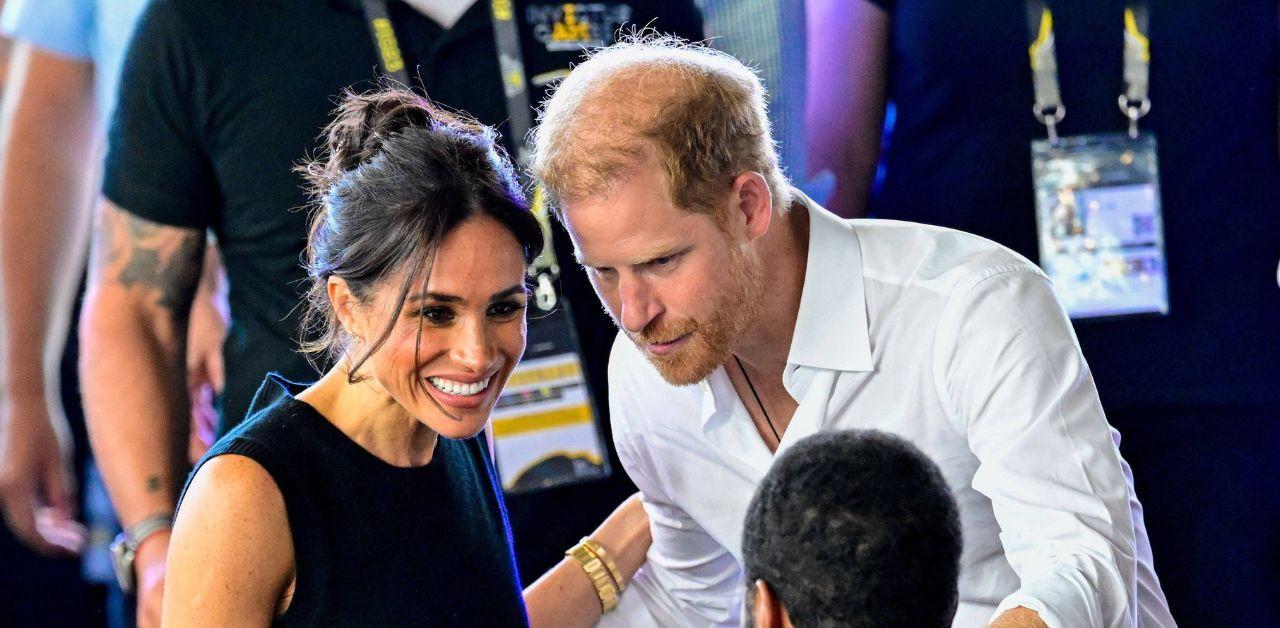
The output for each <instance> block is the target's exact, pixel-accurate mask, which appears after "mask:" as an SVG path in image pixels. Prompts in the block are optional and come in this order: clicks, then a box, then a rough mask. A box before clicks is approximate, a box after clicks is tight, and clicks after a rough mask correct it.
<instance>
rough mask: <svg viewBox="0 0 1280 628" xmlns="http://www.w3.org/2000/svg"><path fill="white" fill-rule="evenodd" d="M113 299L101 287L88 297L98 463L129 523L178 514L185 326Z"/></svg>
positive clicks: (86, 389)
mask: <svg viewBox="0 0 1280 628" xmlns="http://www.w3.org/2000/svg"><path fill="white" fill-rule="evenodd" d="M109 291H110V290H104V291H103V292H109ZM113 300H115V299H112V297H111V295H109V294H101V293H100V292H99V291H97V290H91V291H90V293H89V295H88V298H87V299H86V303H85V314H84V321H83V325H82V327H81V337H82V340H81V343H82V347H83V348H82V350H81V366H80V368H81V380H82V384H81V385H82V387H83V395H84V406H85V416H86V419H87V421H88V426H89V434H90V437H91V440H92V443H93V449H94V452H95V455H96V457H97V462H98V466H99V467H100V469H101V471H102V474H103V477H104V479H105V480H106V483H107V489H108V491H109V492H110V494H111V500H112V502H113V504H114V506H115V508H116V512H117V513H118V515H119V517H120V520H121V522H122V523H123V524H124V525H126V526H128V525H131V524H133V523H136V522H137V521H139V520H141V519H143V518H145V517H147V516H150V515H152V514H156V513H162V512H171V511H172V510H173V509H174V508H175V506H176V505H177V492H178V489H179V488H180V485H181V482H182V480H183V479H184V477H185V471H186V462H185V451H186V443H187V430H188V429H189V425H190V421H188V420H187V412H188V410H187V408H188V406H189V403H188V400H187V398H186V397H187V393H186V382H185V374H186V369H185V365H184V363H183V354H184V343H185V341H184V339H185V325H179V324H176V323H175V322H173V320H172V319H170V320H168V321H164V322H160V321H157V320H156V318H155V314H153V313H147V312H138V311H136V310H131V308H129V306H128V305H122V304H121V303H119V302H117V303H112V301H113ZM158 323H160V324H158Z"/></svg>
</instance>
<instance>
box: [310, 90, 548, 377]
mask: <svg viewBox="0 0 1280 628" xmlns="http://www.w3.org/2000/svg"><path fill="white" fill-rule="evenodd" d="M324 136H325V137H326V138H327V146H326V148H325V149H324V152H323V153H322V154H321V155H320V156H318V157H317V158H316V159H313V160H310V161H308V162H307V163H305V164H303V165H302V166H300V167H299V171H300V172H301V173H303V174H304V175H305V176H306V179H307V181H308V183H309V190H310V193H311V196H312V198H313V199H314V207H313V211H314V214H313V217H312V220H311V230H310V236H309V238H308V241H307V249H306V265H307V270H308V272H309V274H310V278H311V286H310V290H309V292H308V295H307V296H308V299H307V300H308V309H307V313H306V319H305V322H304V329H305V330H306V331H305V332H304V334H305V337H304V344H303V349H304V351H307V352H308V353H309V354H319V353H328V354H329V357H331V358H338V357H341V356H342V355H344V354H345V353H346V351H347V348H348V346H349V345H350V342H351V338H349V337H347V335H346V332H345V331H344V330H343V328H342V325H341V324H339V322H338V320H337V315H336V313H335V312H334V310H333V308H332V306H331V304H330V300H329V296H328V291H327V282H328V280H329V278H331V277H338V278H341V279H342V280H343V281H345V282H346V285H347V287H348V289H350V291H351V292H352V294H353V295H355V296H356V297H357V298H359V299H365V298H366V297H367V296H368V295H370V294H371V293H372V292H373V290H374V289H376V288H381V287H382V285H383V284H384V283H385V282H387V281H388V280H390V279H392V278H399V277H404V278H406V279H404V282H403V284H402V285H400V286H398V291H399V293H398V294H399V297H398V302H397V305H396V306H395V310H396V311H398V310H399V308H400V307H402V306H403V304H404V302H405V299H406V298H407V296H408V293H409V291H410V288H412V287H413V286H412V285H411V284H412V283H413V282H414V281H415V279H414V278H417V277H426V276H427V275H429V274H430V268H431V264H432V260H433V253H434V251H435V250H436V249H437V248H438V247H439V246H440V243H441V242H442V241H443V240H444V239H445V237H446V236H447V235H449V234H450V233H451V232H452V231H453V230H455V229H456V228H457V227H458V226H460V225H461V224H462V223H464V222H466V221H467V220H468V219H471V218H473V217H478V216H487V217H489V218H492V219H493V220H495V221H496V222H498V223H499V224H501V225H502V226H504V227H506V228H507V229H509V230H510V231H511V234H512V235H513V236H515V240H516V242H517V243H518V244H519V246H520V247H522V248H523V255H524V258H525V262H526V263H529V262H532V260H533V259H534V258H535V257H537V256H538V254H539V253H540V252H541V250H542V246H543V236H542V229H541V226H540V225H539V224H538V221H537V219H536V218H535V217H534V216H533V214H532V212H530V210H529V205H528V201H527V200H526V198H525V196H524V193H523V192H522V191H521V189H520V185H519V182H518V180H517V178H516V175H515V171H514V169H513V168H512V165H511V162H510V161H509V160H508V158H507V156H506V154H505V152H504V151H503V149H502V146H501V144H500V143H499V141H498V136H497V133H496V132H495V131H494V130H493V129H491V128H489V127H487V126H484V125H482V124H480V123H478V122H475V121H474V120H471V119H469V118H467V117H465V116H463V115H461V114H456V113H451V112H448V111H445V110H443V109H441V108H439V107H437V106H435V105H433V104H432V103H431V102H430V101H429V100H427V99H426V98H423V97H421V96H418V95H417V94H414V93H413V92H410V91H407V90H403V89H383V90H380V91H375V92H369V93H365V94H356V93H351V92H347V93H346V94H344V97H343V99H342V102H341V104H340V105H339V107H338V109H337V110H336V111H335V112H334V118H333V120H332V122H331V123H330V124H329V126H328V127H327V128H326V129H325V132H324ZM392 322H393V321H389V322H388V324H387V325H386V327H385V329H383V330H382V332H381V337H380V338H375V339H371V340H373V341H372V342H370V343H368V349H367V350H366V351H365V353H364V355H363V356H361V357H358V358H356V357H354V356H353V360H354V362H353V366H352V368H351V373H352V374H353V375H352V376H353V377H354V373H355V371H356V370H357V369H358V368H359V365H360V364H362V363H363V362H364V360H365V359H367V358H368V357H369V356H370V355H372V354H373V353H374V352H376V351H377V349H378V348H379V346H380V345H381V344H382V342H384V341H385V340H386V337H387V335H388V334H389V333H390V331H391V327H392V324H391V323H392Z"/></svg>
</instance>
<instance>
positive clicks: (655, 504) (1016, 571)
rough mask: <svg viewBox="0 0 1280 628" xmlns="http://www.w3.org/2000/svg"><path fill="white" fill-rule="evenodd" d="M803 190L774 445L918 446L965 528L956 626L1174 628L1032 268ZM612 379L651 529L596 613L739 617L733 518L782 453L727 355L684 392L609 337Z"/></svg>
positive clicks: (1112, 444) (1111, 453) (622, 619)
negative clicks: (845, 214) (617, 591)
mask: <svg viewBox="0 0 1280 628" xmlns="http://www.w3.org/2000/svg"><path fill="white" fill-rule="evenodd" d="M803 200H804V201H805V206H806V207H807V211H808V212H809V224H810V237H809V252H808V262H807V266H806V271H805V279H804V288H803V294H802V296H801V299H800V310H799V317H798V319H797V321H796V329H795V334H794V336H793V338H792V342H791V349H790V354H789V356H788V358H787V366H786V370H785V371H784V373H783V383H784V385H785V386H786V389H787V391H788V392H789V393H791V396H792V397H794V398H795V399H796V401H797V402H798V403H799V408H798V409H797V410H796V413H795V415H794V416H793V418H792V420H791V423H790V425H789V426H788V427H787V430H786V433H785V434H784V436H783V438H782V443H781V445H780V447H779V451H782V450H784V449H786V448H787V447H788V446H790V445H792V444H793V443H795V442H796V441H797V440H799V439H801V438H804V437H805V436H808V435H810V434H813V433H815V432H818V431H823V430H841V429H855V428H856V429H877V430H882V431H885V432H891V433H894V434H897V435H899V436H901V437H903V438H906V439H907V440H909V441H911V442H912V443H914V444H915V445H916V446H917V447H919V448H920V449H921V450H922V451H924V453H926V454H928V455H929V456H930V457H931V458H932V459H933V460H934V461H935V462H936V463H937V464H938V466H939V467H940V468H941V469H942V474H943V476H944V477H945V478H946V480H947V483H948V485H949V486H950V488H951V490H952V494H953V495H954V496H955V499H956V502H957V503H958V505H959V509H960V520H961V527H962V530H963V533H964V550H963V552H962V554H961V558H960V581H959V592H960V606H959V610H958V611H957V614H956V619H955V622H954V625H955V626H981V625H985V624H986V623H987V622H988V621H990V619H991V618H992V617H993V616H994V615H995V614H998V613H999V612H1003V611H1004V610H1007V609H1009V608H1012V607H1015V606H1025V607H1027V608H1030V609H1032V610H1035V611H1038V612H1039V613H1040V616H1041V618H1042V619H1044V620H1045V621H1046V622H1047V623H1048V624H1049V626H1051V627H1054V628H1056V627H1069V628H1079V627H1084V626H1134V625H1139V626H1173V625H1174V623H1173V620H1172V618H1171V617H1170V615H1169V611H1168V607H1167V603H1166V602H1165V599H1164V594H1163V593H1162V592H1161V590H1160V583H1159V581H1158V580H1157V579H1156V576H1155V572H1154V570H1153V568H1152V564H1151V552H1150V546H1149V544H1148V543H1147V542H1146V531H1145V529H1144V528H1143V526H1142V510H1141V506H1140V505H1139V504H1138V502H1137V499H1136V498H1135V497H1134V496H1133V490H1132V481H1131V478H1129V477H1128V476H1129V472H1128V467H1127V465H1126V464H1125V463H1124V462H1123V461H1122V460H1121V458H1120V454H1119V451H1118V449H1117V443H1118V440H1119V437H1118V435H1115V434H1114V431H1113V430H1111V429H1110V427H1109V426H1108V424H1107V421H1106V417H1105V416H1104V414H1103V411H1102V406H1101V405H1100V404H1099V401H1098V394H1097V391H1096V389H1095V388H1094V384H1093V379H1092V376H1091V375H1090V374H1089V369H1088V366H1087V365H1086V364H1085V361H1084V358H1083V357H1082V356H1081V353H1080V348H1079V346H1078V345H1077V343H1076V339H1075V335H1074V333H1073V332H1072V329H1071V324H1070V322H1069V321H1068V319H1067V318H1066V316H1065V314H1064V313H1063V310H1062V308H1061V306H1059V304H1058V302H1057V301H1056V300H1055V299H1054V296H1053V293H1052V291H1051V288H1050V285H1049V282H1048V279H1047V278H1046V277H1045V276H1044V274H1043V273H1042V272H1041V271H1040V269H1038V268H1037V267H1036V266H1035V265H1034V264H1032V263H1031V262H1029V261H1027V260H1026V259H1025V258H1023V257H1020V256H1019V255H1017V254H1016V253H1013V252H1012V251H1009V250H1008V249H1005V248H1003V247H1001V246H999V245H997V244H994V243H992V242H990V241H988V240H984V239H982V238H979V237H976V236H973V235H969V234H966V233H962V232H958V231H953V230H948V229H942V228H935V227H929V226H924V225H917V224H911V223H904V222H892V221H878V220H849V221H846V220H841V219H839V218H838V217H836V216H835V215H833V214H831V213H829V212H827V211H826V210H825V209H822V208H821V207H818V206H817V205H816V204H813V203H812V201H809V200H808V199H803ZM794 211H804V209H799V208H797V209H796V210H794ZM760 298H764V299H768V298H771V295H770V294H769V292H768V290H767V287H766V290H765V291H763V292H762V293H761V295H760ZM609 389H610V391H611V395H610V400H609V401H610V410H611V415H612V421H613V431H614V439H615V443H616V445H617V449H618V455H619V457H620V458H621V460H622V463H623V466H625V467H626V470H627V473H629V474H630V476H631V478H632V479H633V480H634V481H635V483H636V485H637V486H639V488H640V490H641V491H642V492H643V493H644V502H645V507H646V510H647V511H648V513H649V516H650V518H651V522H652V523H651V526H652V529H653V537H654V539H653V546H652V548H651V549H650V551H649V556H648V562H647V563H646V564H645V566H644V567H643V568H642V569H641V571H640V572H639V573H637V575H636V577H635V579H634V580H633V582H632V585H631V587H630V588H629V589H628V590H627V591H626V592H625V593H624V594H623V596H622V601H621V604H620V606H619V608H618V610H617V611H615V612H613V613H610V614H609V615H606V616H605V618H604V620H603V622H602V624H601V625H604V626H628V627H642V626H655V625H656V626H663V627H669V626H737V625H739V622H740V620H741V619H740V618H741V615H742V600H743V594H744V592H745V590H746V583H745V582H744V580H743V572H742V528H743V520H744V517H745V515H746V511H747V505H748V502H749V501H750V500H751V497H752V495H753V493H754V491H755V488H756V486H757V485H758V484H759V482H760V480H761V479H762V478H763V477H764V474H765V472H766V471H768V469H769V466H770V465H771V464H772V462H773V459H774V456H773V454H771V453H770V452H769V450H768V448H767V447H766V446H765V444H764V442H763V441H762V440H761V438H760V436H759V434H758V433H757V432H756V429H755V427H754V426H753V425H752V422H751V420H750V418H749V415H748V414H747V411H746V408H745V407H744V406H743V404H742V401H741V400H740V399H739V398H738V395H737V394H736V392H735V391H734V389H733V386H732V385H731V384H730V382H729V378H728V376H727V375H726V374H725V372H724V370H723V369H719V370H717V371H715V372H714V373H713V374H712V375H711V376H710V377H709V378H708V379H707V380H706V381H704V382H702V383H700V384H698V385H695V386H686V387H675V386H672V385H670V384H668V383H666V382H665V381H664V380H663V379H662V378H661V376H660V375H659V374H658V372H657V371H656V370H655V369H654V368H653V367H652V366H651V365H650V364H649V362H648V360H647V359H646V358H645V357H644V355H643V354H642V353H641V352H640V351H639V350H638V349H637V348H636V347H635V346H634V345H633V344H632V343H631V342H630V341H629V340H627V339H626V338H625V337H623V336H621V335H620V336H619V337H618V340H617V342H616V343H615V344H614V347H613V354H612V357H611V360H610V365H609ZM1135 524H1136V525H1135ZM811 577H814V578H823V577H827V576H825V575H824V574H812V575H811ZM833 577H834V576H833Z"/></svg>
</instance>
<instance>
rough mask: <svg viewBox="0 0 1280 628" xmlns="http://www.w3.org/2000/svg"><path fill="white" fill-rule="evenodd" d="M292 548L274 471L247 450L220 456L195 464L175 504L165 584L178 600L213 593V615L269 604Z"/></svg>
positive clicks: (287, 569) (288, 569)
mask: <svg viewBox="0 0 1280 628" xmlns="http://www.w3.org/2000/svg"><path fill="white" fill-rule="evenodd" d="M292 553H293V541H292V537H291V534H290V529H289V520H288V515H287V512H286V508H285V500H284V496H283V494H282V493H281V491H280V489H279V487H278V486H277V485H276V484H275V482H274V480H273V479H272V477H271V475H270V474H269V473H268V472H267V470H266V469H264V468H263V467H262V466H261V465H259V464H258V463H257V462H255V461H254V460H252V459H249V458H246V457H244V456H238V455H222V456H218V457H216V458H213V459H210V460H207V461H206V462H205V463H204V464H203V465H201V466H200V468H199V469H197V471H196V473H195V476H194V477H193V478H192V481H191V485H190V486H189V487H188V489H187V492H186V495H185V496H184V499H183V503H182V506H181V508H179V510H178V514H177V517H176V520H175V522H174V528H173V537H172V539H171V541H170V545H169V556H168V564H169V568H168V573H167V575H166V580H167V581H166V585H165V587H166V590H169V589H171V588H172V591H171V593H174V594H176V595H175V596H174V597H176V598H178V601H177V602H176V603H177V604H178V605H180V606H188V604H189V601H190V599H192V598H200V597H202V596H206V595H207V596H209V599H205V600H204V602H205V603H206V604H208V603H209V602H210V599H212V600H214V601H215V602H217V603H215V604H214V605H213V606H212V609H213V610H212V611H211V612H213V613H214V618H213V621H214V623H218V621H219V620H218V616H221V615H226V614H231V613H240V614H243V613H244V612H245V609H246V607H253V608H256V609H257V610H260V611H261V610H267V609H272V608H273V607H274V606H275V604H276V601H277V599H278V592H280V591H283V590H284V587H285V585H286V584H287V582H288V580H289V578H290V574H291V573H292V567H293V560H292ZM166 597H169V596H168V595H166ZM168 605H169V602H166V606H168ZM184 610H186V609H184ZM206 610H208V609H206ZM219 611H222V612H219Z"/></svg>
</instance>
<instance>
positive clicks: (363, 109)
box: [303, 89, 489, 195]
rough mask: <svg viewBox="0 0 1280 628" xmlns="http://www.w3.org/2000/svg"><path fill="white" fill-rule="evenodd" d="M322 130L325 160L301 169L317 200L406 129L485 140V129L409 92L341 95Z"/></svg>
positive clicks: (347, 93)
mask: <svg viewBox="0 0 1280 628" xmlns="http://www.w3.org/2000/svg"><path fill="white" fill-rule="evenodd" d="M333 115H334V118H333V120H332V121H331V122H330V123H329V126H328V127H326V128H325V133H324V134H325V146H326V148H325V158H324V159H318V160H314V161H311V162H310V163H308V164H307V165H306V167H305V169H304V170H303V174H304V176H305V177H306V179H307V183H308V184H310V187H311V191H312V193H313V194H316V195H323V194H324V193H325V191H326V190H328V189H329V187H330V186H332V185H333V184H334V183H336V182H337V181H338V180H339V179H340V178H342V175H343V174H344V173H347V172H350V171H352V170H355V169H356V168H358V167H359V166H360V165H361V164H364V163H366V162H368V161H369V160H371V159H373V158H374V156H376V155H377V154H378V152H379V151H380V150H381V149H382V146H383V144H384V143H385V142H386V141H387V140H388V139H389V138H391V137H392V136H394V135H396V134H398V133H400V132H402V131H404V130H405V129H406V128H414V127H417V128H422V127H430V126H432V125H433V124H443V125H445V126H448V127H450V128H453V129H456V130H459V131H466V132H471V133H475V134H477V135H487V134H488V133H487V132H489V129H487V128H485V127H483V126H482V125H480V124H478V123H476V122H475V121H473V120H470V119H469V118H467V117H465V116H461V115H457V114H453V113H451V112H449V111H446V110H444V109H441V108H440V107H439V106H437V105H436V104H434V103H432V102H431V101H430V100H428V99H427V98H423V97H422V96H419V95H418V94H415V93H413V92H411V91H409V90H402V89H396V90H381V91H376V92H367V93H356V92H353V91H351V90H347V91H344V92H343V95H342V100H341V102H340V103H339V105H338V108H337V110H335V111H334V114H333Z"/></svg>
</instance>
